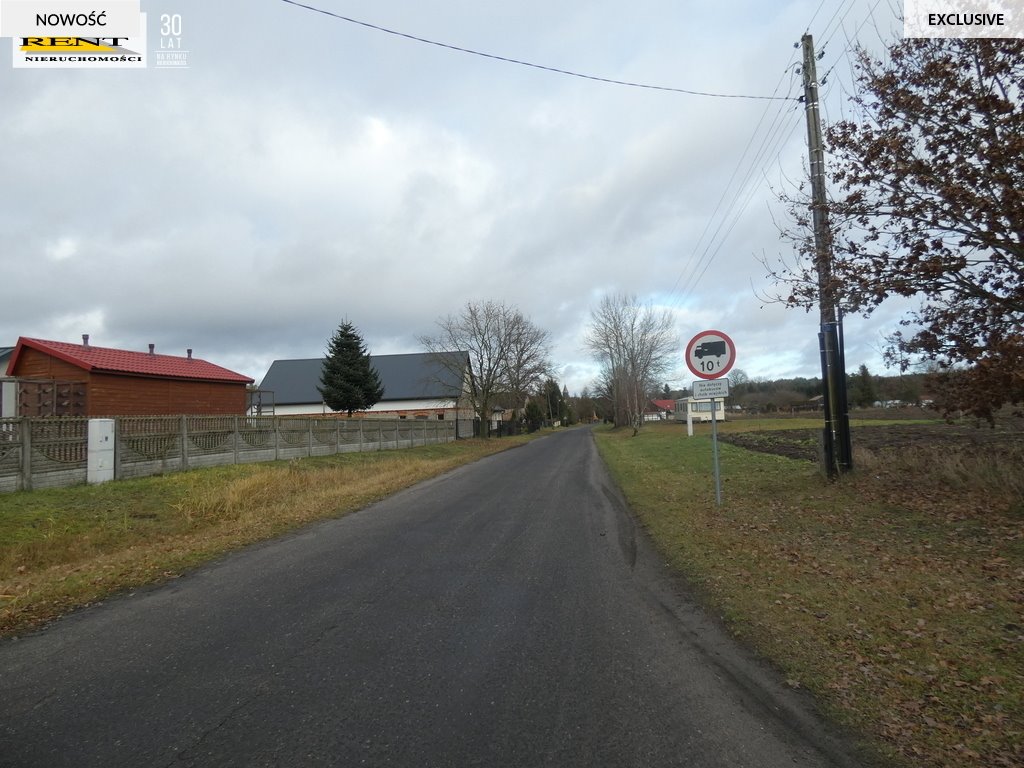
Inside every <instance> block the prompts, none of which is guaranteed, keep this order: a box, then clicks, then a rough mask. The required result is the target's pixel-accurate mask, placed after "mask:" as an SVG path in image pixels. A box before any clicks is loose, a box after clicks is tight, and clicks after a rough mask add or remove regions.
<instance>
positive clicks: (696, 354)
mask: <svg viewBox="0 0 1024 768" xmlns="http://www.w3.org/2000/svg"><path fill="white" fill-rule="evenodd" d="M735 362H736V345H735V344H733V343H732V339H730V338H729V337H728V336H726V335H725V334H724V333H722V332H721V331H701V332H700V333H698V334H697V335H696V336H694V337H693V338H692V339H690V343H689V344H687V345H686V365H687V367H688V368H689V369H690V370H691V371H693V375H694V376H697V377H699V378H702V379H718V378H721V377H722V376H725V374H727V373H728V372H729V370H730V369H731V368H732V366H733V363H735Z"/></svg>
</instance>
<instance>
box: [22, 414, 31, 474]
mask: <svg viewBox="0 0 1024 768" xmlns="http://www.w3.org/2000/svg"><path fill="white" fill-rule="evenodd" d="M21 490H23V491H31V490H32V419H30V418H29V417H28V416H23V417H22V418H21Z"/></svg>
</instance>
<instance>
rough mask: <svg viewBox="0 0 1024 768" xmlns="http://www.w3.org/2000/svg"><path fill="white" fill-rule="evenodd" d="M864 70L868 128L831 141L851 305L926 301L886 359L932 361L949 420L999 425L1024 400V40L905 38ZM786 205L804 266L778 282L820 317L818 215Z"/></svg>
mask: <svg viewBox="0 0 1024 768" xmlns="http://www.w3.org/2000/svg"><path fill="white" fill-rule="evenodd" d="M856 71H857V86H858V87H857V94H856V96H854V97H853V99H852V101H853V104H854V107H855V109H856V111H857V112H858V113H859V119H857V120H843V121H841V122H838V123H835V124H833V125H831V126H830V127H828V129H827V131H826V142H827V155H828V157H829V167H828V175H829V182H830V185H831V197H832V199H831V200H830V203H829V216H830V218H831V221H832V226H833V232H832V243H833V249H834V260H835V261H834V269H833V279H834V281H835V282H834V285H835V287H836V290H837V295H838V296H839V297H840V303H841V305H842V306H843V307H844V308H845V309H846V310H848V311H859V312H862V313H863V314H865V315H867V314H870V313H871V311H872V310H874V309H875V308H876V307H877V306H878V305H879V304H880V303H881V302H882V301H883V300H884V299H886V298H888V297H889V296H916V297H919V299H920V300H921V303H920V306H919V309H917V310H916V311H915V312H913V313H911V314H910V315H909V316H908V317H907V318H905V319H904V321H902V325H903V327H904V329H906V332H905V333H904V332H903V331H900V332H897V333H895V334H894V335H893V336H892V337H891V338H890V342H891V347H890V349H889V351H888V356H889V359H890V360H892V361H899V362H900V364H901V366H902V367H903V368H904V369H905V368H906V367H907V366H908V364H909V363H910V361H912V360H930V361H935V362H936V363H938V365H939V367H940V368H941V369H942V370H944V371H946V372H948V375H946V376H945V377H944V378H945V379H946V380H947V381H948V382H950V383H951V384H955V386H951V387H950V388H949V389H948V390H947V392H946V395H947V396H946V397H944V398H942V399H941V402H942V406H943V408H944V409H946V410H947V412H948V411H952V410H963V411H967V412H973V413H975V414H976V415H979V416H983V417H987V418H989V419H991V417H992V413H993V411H994V410H996V409H998V408H999V407H1001V406H1002V405H1004V404H1006V403H1013V404H1019V403H1022V402H1024V368H1022V367H1021V361H1022V360H1024V40H1009V39H1007V40H981V39H975V40H921V39H917V40H913V39H912V40H903V41H900V42H898V43H896V44H895V45H893V46H892V47H891V48H890V50H889V56H888V59H887V60H885V61H880V60H877V59H873V58H871V57H870V56H869V55H868V54H866V53H865V52H863V51H862V52H861V53H860V55H859V58H858V65H857V70H856ZM786 202H787V203H789V204H790V211H791V213H793V214H794V221H795V222H796V224H797V227H796V228H795V229H794V230H791V231H789V232H785V233H784V235H785V236H786V237H788V238H789V239H790V240H792V242H794V243H795V244H796V246H797V249H798V251H799V252H801V254H802V255H803V256H804V257H805V258H803V259H802V260H801V262H800V263H798V265H797V266H795V267H792V266H789V267H787V266H785V265H784V266H783V267H782V268H780V269H778V270H774V271H773V272H772V276H773V277H775V279H776V280H777V281H778V282H779V283H782V284H784V285H785V286H786V289H787V290H788V296H783V297H782V298H783V300H785V301H786V302H787V303H789V304H790V305H794V306H804V307H807V308H810V307H811V306H813V305H815V304H816V303H817V291H818V286H817V282H816V278H817V275H816V273H815V272H814V269H813V261H811V260H810V258H811V257H812V256H813V243H812V242H809V241H808V238H807V235H806V227H807V225H808V223H809V218H810V217H809V211H808V209H807V207H806V201H803V203H802V204H801V203H800V202H799V201H797V200H796V199H795V198H792V197H790V198H788V199H786ZM940 378H942V377H940Z"/></svg>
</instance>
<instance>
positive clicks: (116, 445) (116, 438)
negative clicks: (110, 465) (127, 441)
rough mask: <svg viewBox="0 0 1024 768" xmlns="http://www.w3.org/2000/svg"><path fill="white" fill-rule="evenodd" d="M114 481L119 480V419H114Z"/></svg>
mask: <svg viewBox="0 0 1024 768" xmlns="http://www.w3.org/2000/svg"><path fill="white" fill-rule="evenodd" d="M114 479H115V480H120V479H121V419H120V418H117V417H115V418H114Z"/></svg>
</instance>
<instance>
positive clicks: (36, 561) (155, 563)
mask: <svg viewBox="0 0 1024 768" xmlns="http://www.w3.org/2000/svg"><path fill="white" fill-rule="evenodd" d="M532 437H533V436H522V437H512V438H502V439H500V440H497V439H493V440H460V441H458V442H455V443H448V444H443V445H430V446H423V447H417V448H410V449H403V450H398V451H379V452H367V453H346V454H339V455H336V456H326V457H313V458H303V459H292V460H291V461H279V462H270V463H264V464H240V465H232V466H225V467H216V468H210V469H198V470H193V471H190V472H182V473H177V474H169V475H163V476H158V477H150V478H144V479H138V480H123V481H117V482H113V483H106V484H103V485H95V486H76V487H72V488H59V489H52V490H39V491H28V492H20V493H12V494H4V495H0V636H5V635H12V634H17V633H20V632H24V631H26V630H28V629H31V628H33V627H36V626H38V625H40V624H42V623H44V622H46V621H49V620H51V619H53V618H55V617H57V616H59V615H61V614H63V613H66V612H67V611H69V610H71V609H73V608H76V607H79V606H82V605H87V604H89V603H93V602H96V601H99V600H102V599H103V598H104V597H106V596H109V595H111V594H113V593H116V592H121V591H124V590H130V589H133V588H136V587H140V586H142V585H145V584H148V583H152V582H158V581H162V580H166V579H171V578H175V577H176V576H178V575H180V574H181V572H182V571H184V570H186V569H188V568H191V567H194V566H196V565H198V564H200V563H202V562H205V561H207V560H210V559H212V558H214V557H216V556H217V555H220V554H223V553H224V552H226V551H229V550H231V549H235V548H237V547H241V546H244V545H246V544H250V543H252V542H255V541H260V540H263V539H268V538H271V537H273V536H276V535H278V534H281V533H283V532H285V531H288V530H291V529H294V528H297V527H299V526H302V525H305V524H307V523H310V522H313V521H315V520H320V519H326V518H330V517H340V516H341V515H344V514H346V513H349V512H352V511H355V510H358V509H361V508H363V507H365V506H367V505H369V504H371V503H373V502H375V501H378V500H380V499H383V498H385V497H386V496H388V495H390V494H392V493H395V492H396V491H398V490H401V489H402V488H406V487H409V486H411V485H414V484H415V483H418V482H420V481H422V480H425V479H428V478H431V477H434V476H437V475H440V474H443V473H444V472H447V471H449V470H451V469H454V468H455V467H458V466H460V465H462V464H467V463H470V462H472V461H476V460H477V459H480V458H483V457H484V456H488V455H490V454H493V453H497V452H499V451H503V450H506V449H508V448H512V447H514V446H517V445H522V444H523V443H524V442H527V441H528V440H530V439H532Z"/></svg>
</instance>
